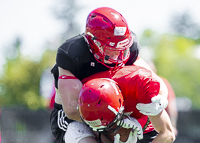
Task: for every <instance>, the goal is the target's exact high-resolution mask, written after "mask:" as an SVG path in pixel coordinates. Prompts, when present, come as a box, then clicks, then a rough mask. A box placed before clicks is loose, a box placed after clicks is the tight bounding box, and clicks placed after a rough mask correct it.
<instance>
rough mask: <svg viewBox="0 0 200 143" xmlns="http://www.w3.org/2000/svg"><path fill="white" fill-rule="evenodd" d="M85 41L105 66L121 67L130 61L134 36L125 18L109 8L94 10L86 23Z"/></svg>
mask: <svg viewBox="0 0 200 143" xmlns="http://www.w3.org/2000/svg"><path fill="white" fill-rule="evenodd" d="M85 39H86V42H87V43H88V44H89V46H90V50H91V52H92V53H93V54H94V57H95V58H96V60H97V61H99V62H100V63H102V64H103V65H105V66H107V67H109V68H114V67H121V66H123V65H124V64H125V63H126V62H127V61H128V58H129V56H130V47H131V45H132V44H133V35H132V33H131V30H130V29H129V27H128V24H127V22H126V20H125V18H124V17H123V16H122V15H121V14H120V13H119V12H117V11H116V10H114V9H112V8H108V7H101V8H97V9H95V10H93V11H92V12H91V13H90V14H89V15H88V18H87V21H86V31H85Z"/></svg>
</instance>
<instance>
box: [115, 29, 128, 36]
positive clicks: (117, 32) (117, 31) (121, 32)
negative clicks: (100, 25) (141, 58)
mask: <svg viewBox="0 0 200 143" xmlns="http://www.w3.org/2000/svg"><path fill="white" fill-rule="evenodd" d="M125 33H126V27H115V29H114V35H115V36H124V34H125Z"/></svg>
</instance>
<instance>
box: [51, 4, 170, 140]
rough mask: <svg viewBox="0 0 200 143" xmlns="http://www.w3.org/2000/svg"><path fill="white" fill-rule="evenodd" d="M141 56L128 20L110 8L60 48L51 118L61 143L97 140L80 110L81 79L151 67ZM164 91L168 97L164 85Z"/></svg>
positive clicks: (97, 11)
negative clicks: (122, 69) (124, 67)
mask: <svg viewBox="0 0 200 143" xmlns="http://www.w3.org/2000/svg"><path fill="white" fill-rule="evenodd" d="M138 54H139V43H138V41H137V37H136V35H135V34H134V33H133V32H132V31H131V30H130V29H129V27H128V24H127V22H126V20H125V18H124V17H123V16H122V15H121V14H120V13H119V12H117V11H116V10H114V9H112V8H108V7H100V8H97V9H95V10H93V11H92V12H91V13H90V14H89V15H88V17H87V20H86V30H85V33H83V34H80V35H77V36H75V37H73V38H70V39H68V40H66V41H65V42H64V43H63V44H62V45H61V46H60V47H59V48H58V51H57V57H56V64H55V66H54V67H53V68H52V70H51V72H52V73H53V75H54V78H55V87H56V95H55V103H54V108H53V110H52V112H51V117H50V121H51V130H52V133H53V135H54V137H55V139H56V141H57V142H58V143H64V142H70V143H71V142H74V143H81V142H84V141H85V142H88V140H92V141H93V140H94V135H93V133H91V130H90V129H89V128H88V127H87V126H85V124H83V123H82V121H81V119H80V114H79V112H78V110H77V105H78V97H79V92H80V90H81V88H82V82H81V80H82V79H84V78H86V77H88V76H90V75H92V74H95V73H97V72H101V71H107V70H110V71H115V70H117V69H119V68H121V67H123V66H127V65H133V63H134V64H135V65H138V66H144V67H147V66H146V64H145V62H144V61H143V60H142V59H141V58H139V56H138ZM160 82H161V83H162V81H160ZM162 87H163V88H162ZM160 90H161V91H163V95H167V90H165V85H164V84H161V89H160ZM102 137H103V135H102ZM102 141H103V139H102ZM94 142H95V141H94ZM105 142H107V140H106V139H105ZM88 143H89V142H88ZM107 143H108V142H107Z"/></svg>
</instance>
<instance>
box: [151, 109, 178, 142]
mask: <svg viewBox="0 0 200 143" xmlns="http://www.w3.org/2000/svg"><path fill="white" fill-rule="evenodd" d="M148 117H149V119H150V121H151V123H152V124H153V126H154V128H155V129H156V131H157V132H158V135H157V136H156V138H155V139H154V140H153V141H152V143H161V142H162V143H173V142H174V140H175V135H174V132H173V129H172V125H171V121H170V119H169V116H168V114H167V112H166V111H165V110H163V111H162V112H161V113H159V114H158V115H156V116H148Z"/></svg>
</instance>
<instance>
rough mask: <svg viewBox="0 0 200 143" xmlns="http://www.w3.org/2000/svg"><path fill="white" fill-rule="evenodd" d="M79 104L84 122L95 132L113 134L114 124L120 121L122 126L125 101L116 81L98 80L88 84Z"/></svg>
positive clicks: (82, 92)
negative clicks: (109, 132)
mask: <svg viewBox="0 0 200 143" xmlns="http://www.w3.org/2000/svg"><path fill="white" fill-rule="evenodd" d="M78 103H79V112H80V115H81V118H82V120H83V121H84V122H85V123H86V124H87V125H89V126H90V127H91V128H92V129H93V130H95V131H99V132H101V131H111V132H113V131H115V130H116V129H113V128H112V127H113V125H114V124H116V123H117V122H118V121H120V122H119V123H120V125H122V122H123V113H124V105H123V104H124V99H123V96H122V93H121V90H120V89H119V87H118V86H117V84H116V83H115V81H113V80H111V79H107V78H96V79H92V80H90V81H88V82H86V83H85V84H84V85H83V88H82V90H81V92H80V94H79V101H78ZM111 128H112V129H111ZM118 128H119V127H118ZM118 128H117V129H118Z"/></svg>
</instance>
